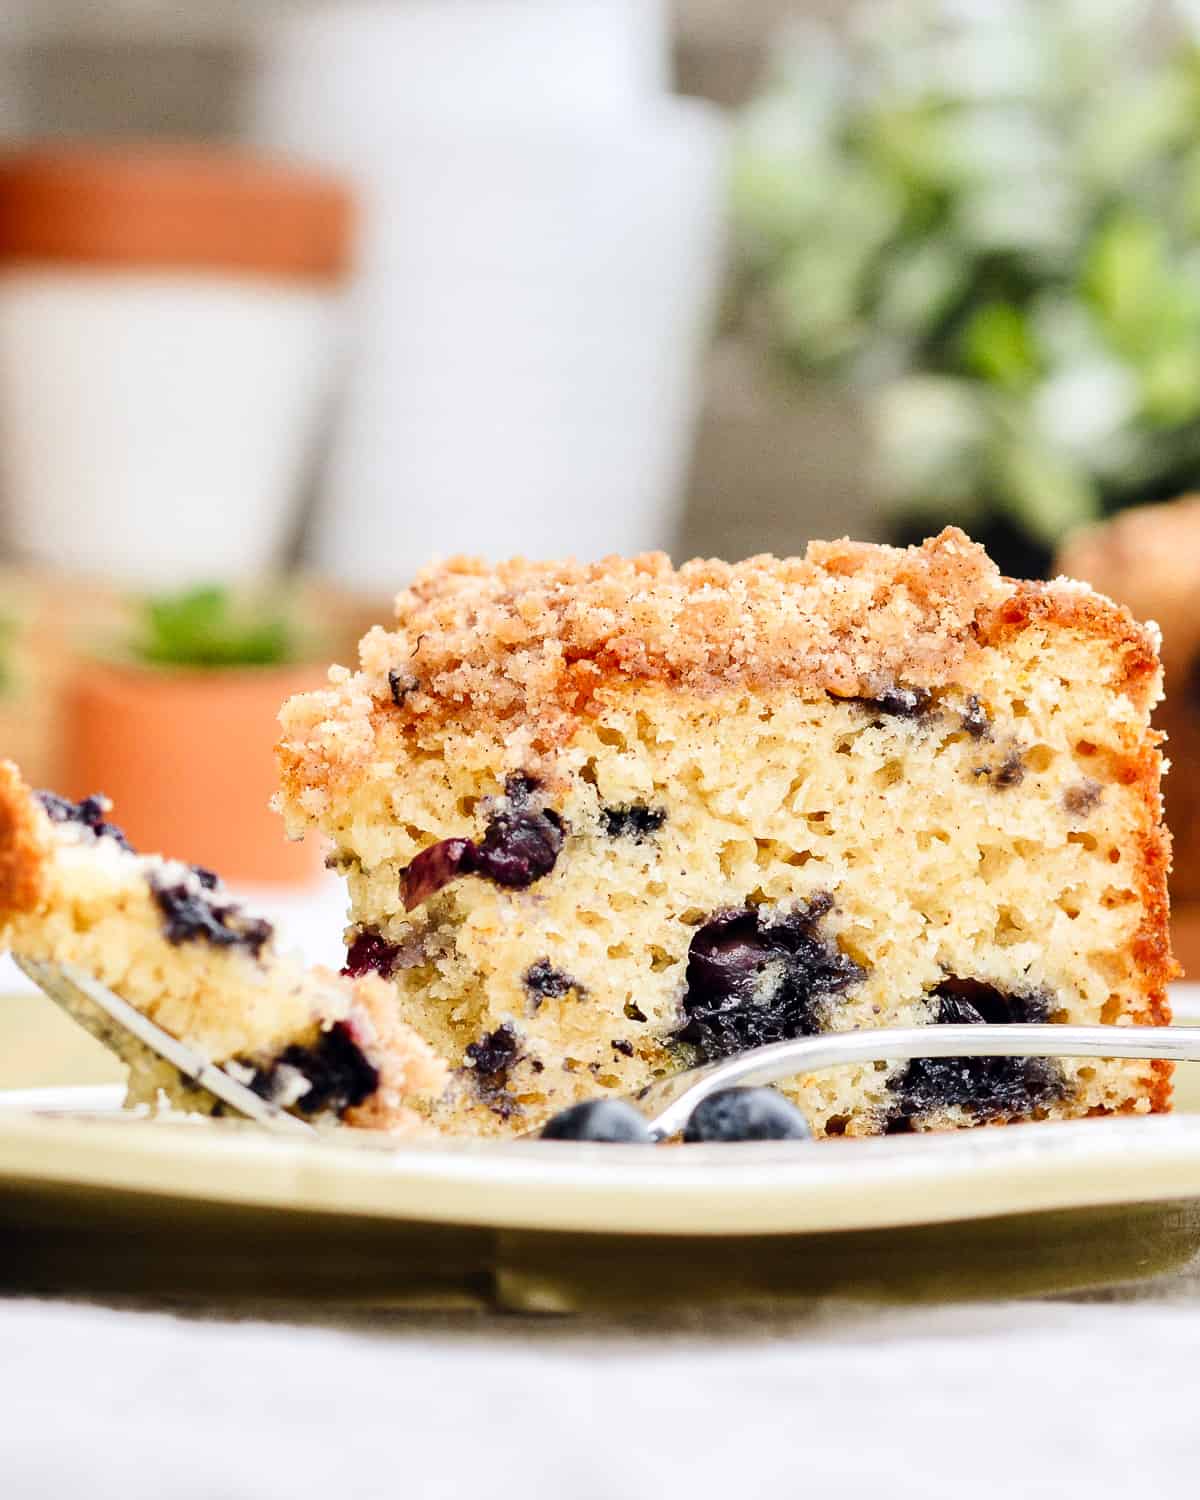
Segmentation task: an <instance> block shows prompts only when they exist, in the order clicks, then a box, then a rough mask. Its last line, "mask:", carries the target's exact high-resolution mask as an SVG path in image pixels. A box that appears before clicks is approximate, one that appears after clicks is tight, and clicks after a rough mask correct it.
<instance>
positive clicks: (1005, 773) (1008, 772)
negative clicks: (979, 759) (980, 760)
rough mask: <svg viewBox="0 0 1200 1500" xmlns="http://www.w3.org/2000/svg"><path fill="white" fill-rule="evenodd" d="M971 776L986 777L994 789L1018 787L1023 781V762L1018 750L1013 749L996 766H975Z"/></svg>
mask: <svg viewBox="0 0 1200 1500" xmlns="http://www.w3.org/2000/svg"><path fill="white" fill-rule="evenodd" d="M971 775H972V776H977V777H986V778H987V780H988V781H990V782H991V784H992V785H993V786H995V787H1000V788H1004V787H1010V786H1020V784H1021V782H1022V781H1024V780H1025V762H1024V760H1023V759H1022V757H1021V752H1020V750H1018V749H1016V748H1015V747H1014V748H1013V749H1011V750H1009V751H1008V753H1007V754H1006V755H1005V757H1004V759H1003V760H1002V761H1001V762H1000V764H999V765H998V766H997V765H983V766H976V767H975V768H974V769H973V770H972V772H971Z"/></svg>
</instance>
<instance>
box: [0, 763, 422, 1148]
mask: <svg viewBox="0 0 1200 1500" xmlns="http://www.w3.org/2000/svg"><path fill="white" fill-rule="evenodd" d="M108 812H109V809H108V804H107V802H106V801H105V800H104V799H103V798H101V797H88V798H85V799H84V801H82V802H79V803H74V802H69V801H67V800H66V799H65V798H62V797H57V796H55V795H54V794H53V793H49V792H41V793H35V792H31V791H30V789H29V788H28V787H27V786H25V784H24V783H23V782H22V780H21V778H20V775H19V773H18V771H17V769H16V767H15V766H14V765H12V763H11V762H8V761H0V950H2V949H4V948H10V949H12V950H13V951H14V952H15V953H17V954H20V955H23V956H25V957H27V958H32V959H40V960H47V961H52V962H66V963H73V964H75V965H77V966H78V967H79V968H80V969H82V970H84V971H85V972H86V973H89V974H92V975H94V976H95V977H96V978H98V979H99V980H100V981H101V982H102V983H104V984H106V985H108V986H109V987H110V988H111V989H113V990H114V991H115V992H116V993H117V994H119V995H120V996H122V998H124V999H125V1000H127V1001H129V1003H130V1004H132V1005H135V1006H136V1007H137V1008H138V1009H140V1010H142V1011H144V1012H145V1014H146V1015H148V1016H149V1017H150V1019H151V1020H153V1021H155V1022H156V1023H157V1024H158V1025H160V1026H161V1027H162V1028H163V1029H164V1030H166V1031H168V1032H170V1033H171V1034H172V1035H174V1036H176V1037H178V1038H180V1039H182V1040H183V1041H186V1042H188V1043H190V1044H191V1045H192V1046H193V1047H195V1048H197V1049H198V1050H199V1051H200V1052H202V1053H203V1054H204V1055H205V1056H207V1057H208V1058H209V1059H210V1060H211V1061H213V1062H217V1063H221V1064H223V1065H225V1066H227V1067H228V1068H229V1069H230V1070H231V1071H232V1072H233V1073H234V1075H235V1076H236V1077H238V1078H239V1079H241V1081H243V1082H245V1083H247V1084H249V1085H250V1086H251V1087H252V1088H254V1089H255V1091H256V1092H258V1093H261V1094H262V1095H263V1096H264V1097H267V1098H271V1099H273V1100H275V1101H276V1102H277V1103H279V1104H280V1105H281V1106H282V1107H286V1108H291V1109H292V1110H293V1111H294V1112H295V1113H297V1114H300V1115H302V1116H307V1117H309V1118H312V1119H314V1120H329V1121H333V1120H343V1121H345V1122H346V1123H348V1124H351V1125H359V1126H364V1127H367V1128H376V1129H384V1130H389V1131H394V1132H397V1133H414V1132H419V1131H421V1130H422V1129H427V1128H428V1127H427V1126H426V1125H425V1123H424V1120H423V1118H422V1115H421V1114H420V1113H419V1109H420V1107H421V1106H422V1105H423V1104H426V1103H427V1102H428V1101H429V1100H430V1099H431V1098H432V1097H434V1096H436V1095H437V1094H438V1093H439V1092H440V1091H441V1089H442V1088H443V1086H444V1084H445V1080H446V1071H445V1068H444V1066H443V1064H442V1063H441V1062H439V1061H438V1059H437V1058H436V1057H435V1056H434V1054H433V1052H432V1051H431V1049H430V1048H429V1047H428V1045H427V1044H426V1043H425V1042H423V1041H422V1040H421V1039H420V1038H419V1037H418V1036H417V1035H416V1034H415V1033H414V1032H413V1031H411V1030H410V1029H409V1028H408V1027H406V1026H405V1025H404V1024H403V1023H402V1022H401V1021H400V1020H399V1019H398V1017H397V1016H396V1010H395V1005H394V1001H393V997H392V995H391V993H390V991H389V989H388V987H387V986H386V985H385V983H384V981H383V980H382V979H381V978H380V977H379V976H378V974H376V973H374V972H372V973H370V974H365V975H363V976H362V977H359V978H357V979H353V978H349V977H341V976H338V975H335V974H331V973H325V972H322V971H320V970H312V969H306V968H305V967H304V966H303V965H302V964H301V963H300V962H299V961H298V960H297V959H294V958H292V957H290V956H288V955H286V954H283V953H281V952H279V951H278V949H277V947H276V943H275V936H274V933H273V932H272V929H271V926H270V924H269V923H268V922H266V921H264V920H263V919H262V918H259V917H254V916H252V915H250V914H249V913H247V912H246V911H244V910H243V909H242V908H241V907H240V906H239V905H238V904H237V903H235V902H234V901H233V900H232V899H231V898H230V896H229V895H228V893H227V892H226V891H225V890H224V888H223V886H222V885H221V882H220V881H219V879H218V878H217V877H216V876H215V875H214V874H213V873H212V872H211V871H208V870H204V869H200V868H198V867H196V866H191V865H186V864H183V863H181V862H180V861H177V860H167V859H162V858H160V857H159V856H157V855H139V854H136V853H135V852H134V851H133V850H132V849H131V848H130V847H129V844H128V842H127V841H126V839H125V837H124V835H123V834H122V832H121V830H120V828H119V827H117V826H116V825H115V824H114V823H113V822H112V821H111V820H110V818H109V816H108ZM76 1019H78V1020H80V1021H81V1022H83V1024H85V1025H88V1026H89V1028H90V1029H94V1030H96V1033H97V1035H98V1036H99V1037H100V1040H101V1041H103V1042H104V1043H105V1045H107V1046H109V1047H111V1048H112V1049H113V1050H114V1051H116V1052H118V1053H119V1054H120V1055H121V1056H122V1057H124V1059H125V1060H126V1061H127V1062H128V1064H129V1066H130V1094H129V1097H130V1102H150V1103H153V1102H157V1101H158V1099H159V1096H160V1094H162V1095H165V1096H166V1098H167V1099H168V1100H169V1101H171V1102H172V1103H173V1104H175V1105H178V1106H180V1107H182V1108H185V1109H188V1110H212V1109H213V1107H214V1106H215V1105H216V1101H215V1100H213V1099H211V1097H210V1096H209V1095H208V1094H207V1093H205V1092H204V1091H203V1090H201V1089H197V1088H194V1087H192V1086H190V1085H189V1084H188V1083H187V1082H186V1080H184V1079H182V1078H181V1077H180V1075H179V1074H178V1073H177V1072H176V1071H175V1070H174V1069H173V1068H171V1067H170V1066H169V1065H167V1064H166V1063H164V1062H162V1061H161V1060H160V1059H159V1058H158V1057H157V1055H156V1054H153V1053H150V1052H148V1051H147V1050H146V1049H145V1048H143V1047H142V1046H141V1045H140V1044H139V1043H137V1042H136V1041H134V1040H133V1039H132V1038H130V1037H129V1036H128V1035H127V1034H126V1033H125V1032H124V1030H122V1029H120V1028H117V1027H113V1026H108V1025H106V1024H104V1023H102V1022H99V1021H97V1020H95V1019H93V1016H92V1013H91V1012H90V1010H89V1011H88V1012H87V1013H86V1014H85V1013H84V1012H82V1011H81V1012H80V1014H79V1015H78V1016H77V1017H76ZM414 1105H415V1106H417V1107H416V1108H414V1107H413V1106H414ZM216 1108H217V1109H219V1108H220V1106H216Z"/></svg>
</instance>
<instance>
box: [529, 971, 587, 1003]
mask: <svg viewBox="0 0 1200 1500" xmlns="http://www.w3.org/2000/svg"><path fill="white" fill-rule="evenodd" d="M521 982H522V984H523V985H524V986H525V991H526V993H527V994H528V996H529V998H530V1000H532V1002H533V1008H534V1010H537V1008H538V1006H539V1005H541V1003H542V1001H543V1000H561V999H562V997H563V996H564V995H565V994H568V993H569V992H570V991H571V990H574V991H575V993H576V994H577V995H582V994H583V987H582V985H578V984H576V983H575V981H574V980H573V979H572V978H571V976H570V975H569V974H564V973H563V971H562V970H561V969H556V968H555V967H554V965H553V964H552V963H551V962H550V960H549V959H548V958H539V959H538V960H537V962H536V963H532V964H530V965H529V967H528V968H527V969H526V970H525V972H524V974H523V975H522V976H521Z"/></svg>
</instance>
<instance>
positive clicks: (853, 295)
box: [734, 0, 1200, 567]
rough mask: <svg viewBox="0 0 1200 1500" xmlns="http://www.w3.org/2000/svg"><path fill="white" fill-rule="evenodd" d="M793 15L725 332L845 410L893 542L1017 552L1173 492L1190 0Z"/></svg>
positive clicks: (898, 2)
mask: <svg viewBox="0 0 1200 1500" xmlns="http://www.w3.org/2000/svg"><path fill="white" fill-rule="evenodd" d="M1151 8H1152V7H1151V6H1150V5H1149V4H1148V3H1141V0H1051V3H1039V0H882V3H878V0H876V3H866V4H862V5H860V7H859V8H858V9H856V10H855V11H854V12H853V13H852V16H851V18H850V21H849V24H848V27H847V28H844V29H840V30H839V31H838V33H837V34H836V35H835V34H834V33H833V32H831V31H829V30H827V29H824V28H822V27H820V26H818V25H815V24H809V23H804V24H801V25H798V26H796V27H794V28H793V29H792V30H791V31H790V32H789V33H788V34H787V36H786V37H785V38H784V39H783V43H782V45H781V47H780V50H779V53H778V57H777V62H776V67H775V71H774V75H773V78H772V80H771V81H770V82H769V84H768V86H767V87H766V88H765V90H764V92H763V93H762V94H761V96H760V97H759V98H758V99H757V101H756V102H755V103H754V104H753V105H752V106H751V107H750V109H749V110H748V111H747V113H746V116H745V118H744V121H743V123H742V128H741V131H740V135H739V146H738V153H737V160H736V169H735V183H734V195H735V196H734V202H735V219H736V224H737V229H738V234H739V241H740V247H741V270H742V275H741V279H740V285H739V294H740V295H739V300H738V307H739V310H740V313H741V315H742V317H743V319H744V322H745V325H746V326H747V327H748V328H749V330H750V331H751V332H752V333H753V334H754V335H756V336H757V337H759V338H760V339H762V340H763V341H764V342H766V343H767V344H768V346H769V347H770V348H771V349H772V350H773V351H774V352H775V353H776V354H777V355H778V356H779V357H780V358H781V359H782V360H783V361H784V362H785V363H786V364H788V365H790V366H792V367H793V368H795V369H796V370H797V371H798V372H801V371H802V372H804V373H805V374H807V375H811V374H812V373H814V372H816V373H824V374H826V375H828V376H829V377H830V378H836V379H839V380H844V381H849V382H852V383H853V384H854V385H855V386H857V387H858V388H860V389H861V390H862V391H863V392H864V394H865V395H866V396H867V398H868V401H869V408H870V411H871V414H872V416H873V420H874V425H875V428H876V431H877V434H878V454H879V468H880V475H881V480H882V482H883V485H884V488H885V490H886V492H887V494H888V495H889V496H890V498H891V499H892V501H893V503H894V504H895V506H896V508H897V517H898V521H897V526H898V529H899V530H903V531H916V530H923V529H927V528H928V526H930V525H938V524H941V522H943V521H944V520H947V519H952V520H955V521H959V522H961V523H962V524H964V525H967V526H969V527H974V528H975V529H976V530H977V531H979V532H980V533H982V534H984V535H987V534H988V533H989V532H992V533H995V532H996V531H997V530H999V532H1001V533H1002V534H1004V535H1006V536H1008V537H1009V538H1010V539H1011V540H1012V544H1013V545H1012V551H1013V552H1014V554H1017V553H1022V552H1023V553H1024V554H1025V556H1026V558H1027V560H1029V562H1030V565H1031V567H1032V566H1033V565H1034V564H1037V563H1044V561H1045V560H1047V559H1048V557H1049V554H1050V550H1051V549H1052V547H1053V544H1054V543H1055V541H1056V540H1057V538H1058V537H1059V536H1060V535H1061V534H1062V532H1063V531H1064V530H1066V529H1068V528H1069V527H1071V526H1072V525H1075V524H1077V523H1079V522H1082V521H1086V520H1088V519H1090V518H1092V517H1095V516H1098V515H1102V514H1105V513H1107V512H1109V511H1111V510H1114V509H1117V508H1120V507H1122V506H1125V505H1129V504H1135V503H1138V502H1141V501H1145V500H1151V499H1160V498H1164V497H1166V496H1169V495H1172V494H1174V493H1177V492H1179V491H1181V490H1184V489H1186V488H1188V487H1190V486H1192V485H1194V484H1196V483H1197V481H1198V480H1200V45H1198V40H1197V39H1198V38H1200V3H1196V0H1193V3H1192V4H1185V3H1183V0H1177V3H1176V4H1175V5H1174V6H1173V7H1168V9H1169V10H1170V11H1171V14H1170V16H1169V17H1168V21H1169V22H1170V24H1169V25H1168V26H1167V27H1165V28H1164V27H1163V26H1162V25H1161V22H1162V11H1163V7H1162V6H1161V5H1159V6H1157V7H1155V8H1154V9H1156V11H1157V13H1158V16H1159V22H1160V25H1159V26H1158V27H1157V28H1155V29H1152V28H1151V27H1149V26H1148V24H1147V20H1148V15H1149V13H1150V11H1151Z"/></svg>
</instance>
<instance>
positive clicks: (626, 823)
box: [600, 802, 667, 844]
mask: <svg viewBox="0 0 1200 1500" xmlns="http://www.w3.org/2000/svg"><path fill="white" fill-rule="evenodd" d="M666 821H667V810H666V808H665V807H647V806H646V804H645V803H644V802H631V803H628V804H626V805H624V806H621V807H602V808H601V809H600V826H601V827H602V828H603V830H604V832H605V834H606V835H607V836H608V837H609V838H610V839H631V840H632V841H633V842H634V843H635V844H644V843H645V842H646V841H647V840H648V839H650V838H653V836H654V835H655V834H656V833H657V832H658V830H659V829H660V828H661V827H662V826H663V824H664V823H665V822H666Z"/></svg>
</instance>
